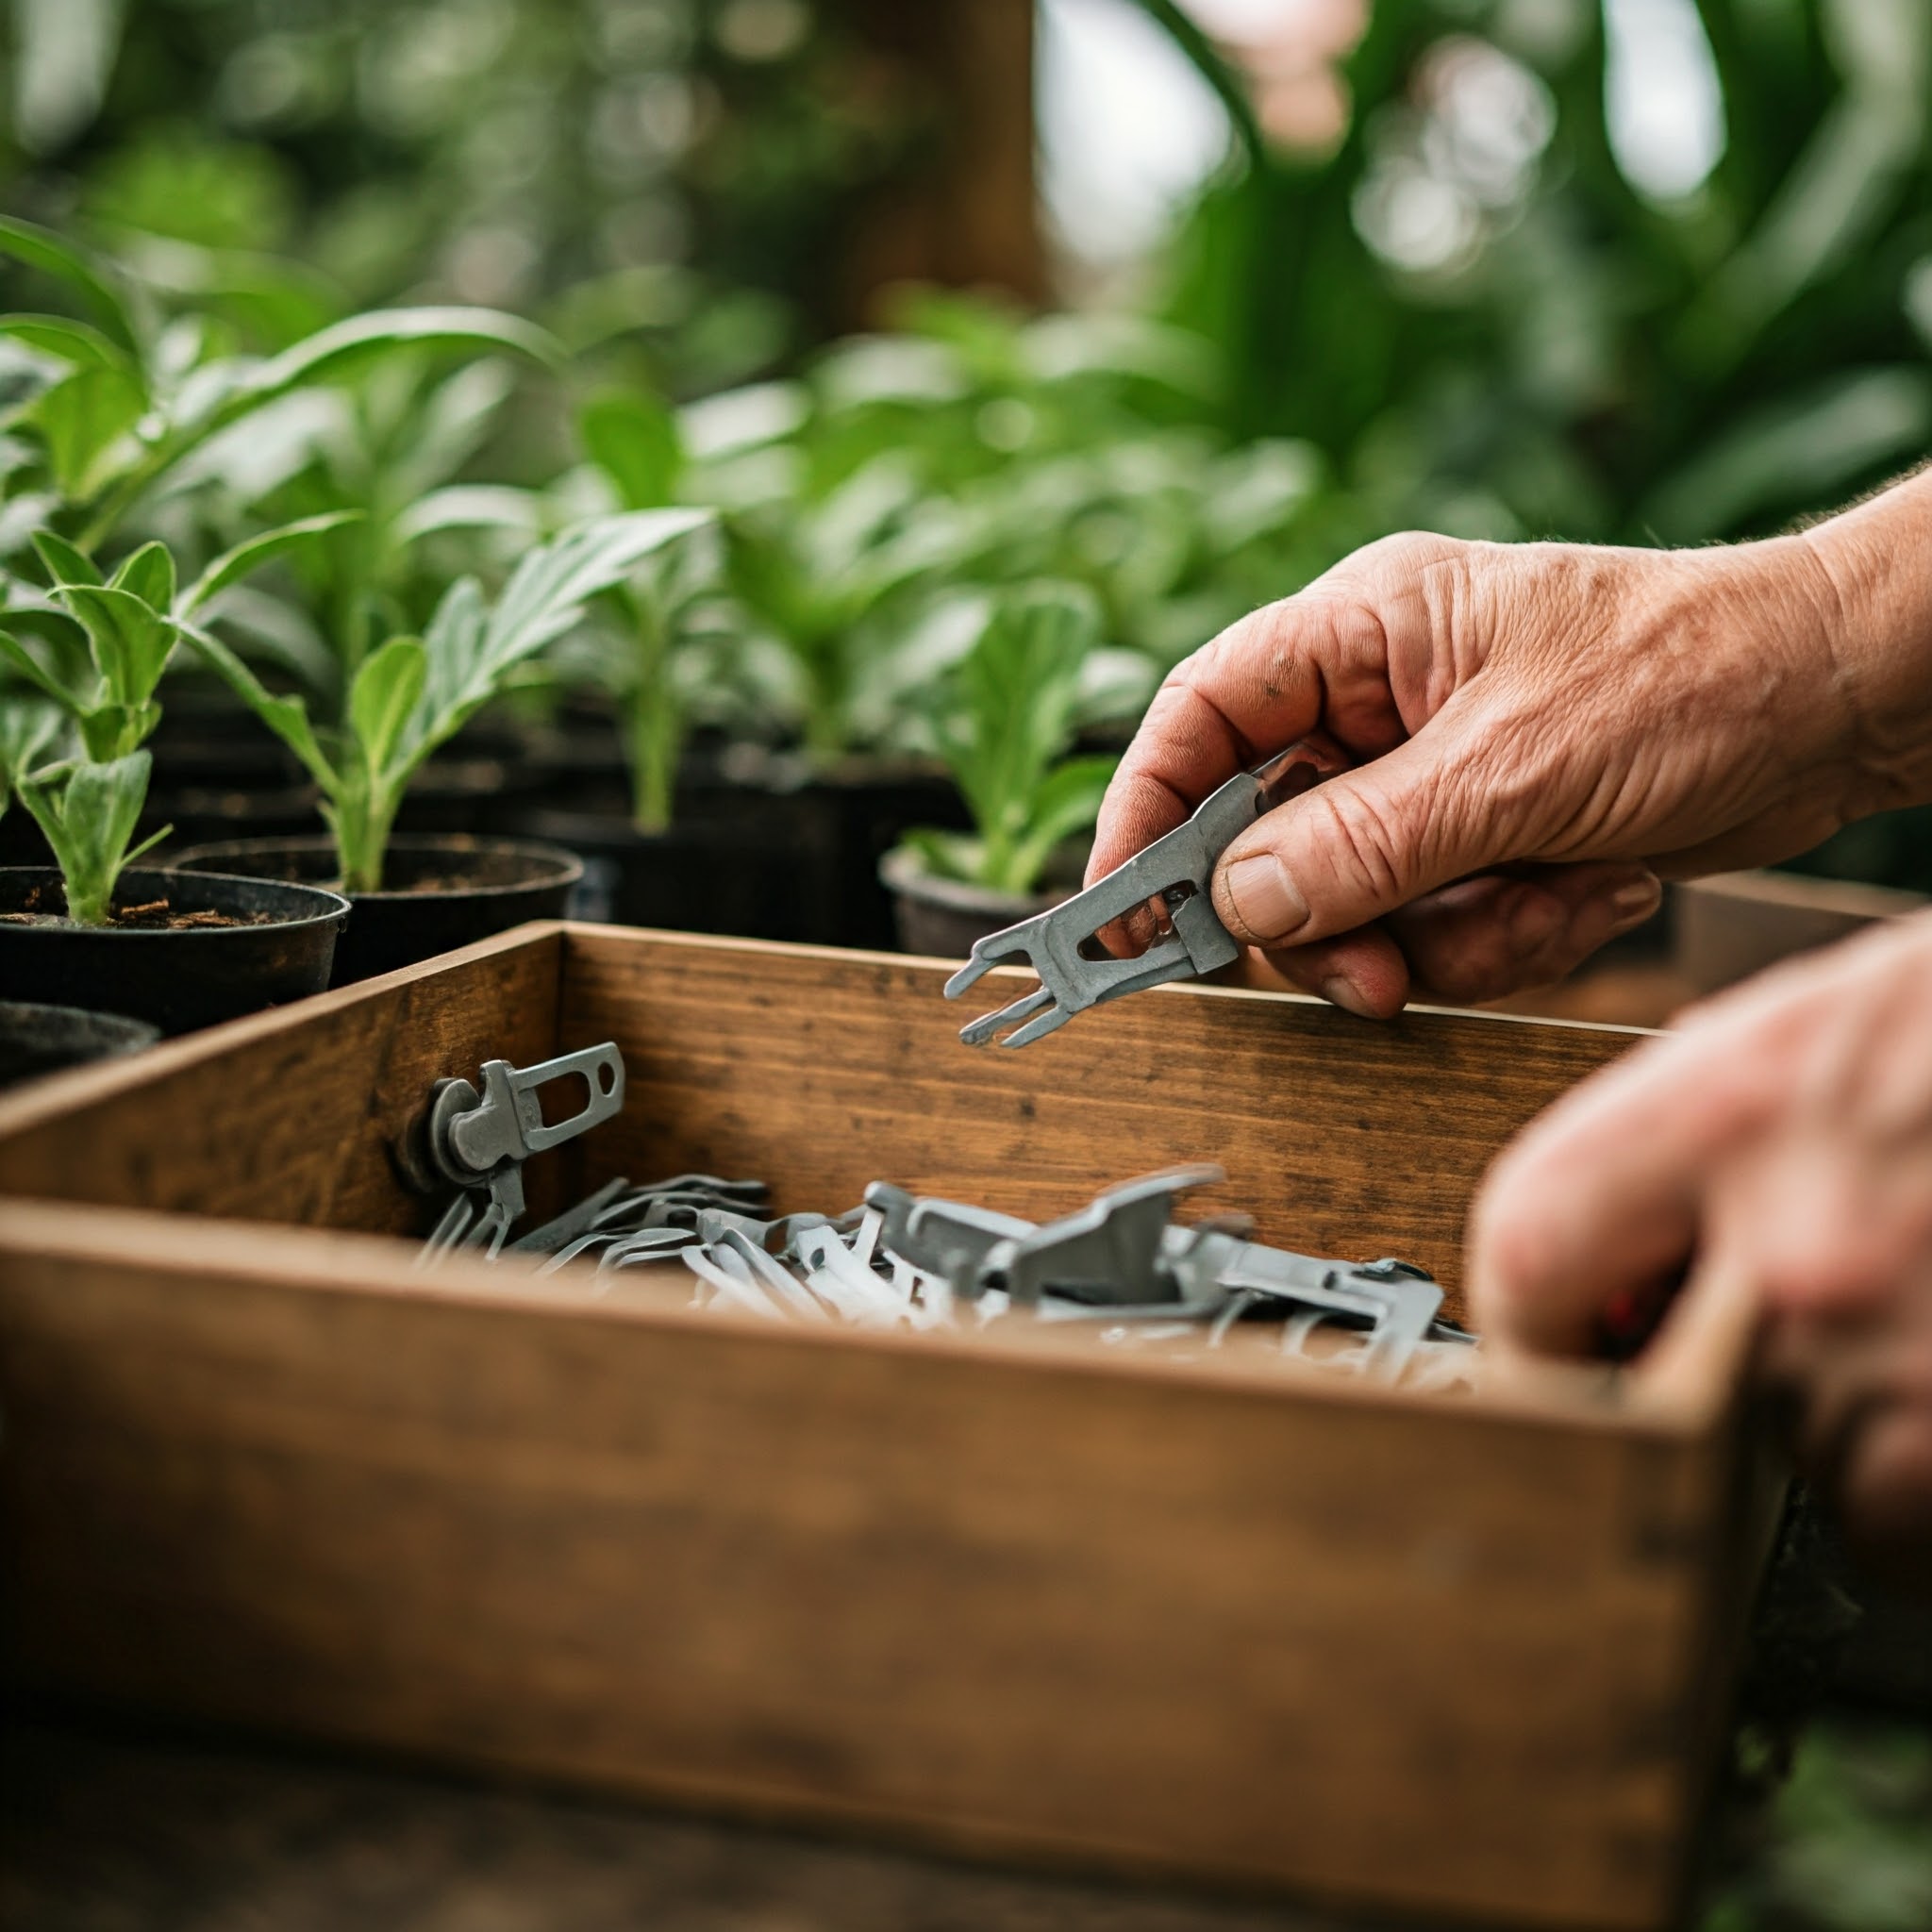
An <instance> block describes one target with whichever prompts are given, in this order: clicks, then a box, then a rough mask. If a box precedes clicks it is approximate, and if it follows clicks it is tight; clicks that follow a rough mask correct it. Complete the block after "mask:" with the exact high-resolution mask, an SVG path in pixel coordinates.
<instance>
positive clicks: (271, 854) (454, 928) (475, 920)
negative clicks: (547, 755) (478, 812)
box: [172, 833, 584, 986]
mask: <svg viewBox="0 0 1932 1932" xmlns="http://www.w3.org/2000/svg"><path fill="white" fill-rule="evenodd" d="M172 863H173V864H174V865H175V867H177V868H179V869H180V870H182V871H184V872H188V871H193V872H203V871H208V872H217V871H218V872H245V873H247V874H251V875H253V876H256V877H260V878H270V879H289V880H294V881H297V882H300V883H304V884H319V885H326V886H328V887H329V888H330V889H331V890H339V887H338V885H337V881H338V879H339V877H340V869H339V867H338V865H337V863H336V853H335V846H334V844H333V843H332V842H331V841H329V840H327V839H312V838H311V839H237V840H232V841H225V842H223V843H220V844H214V845H198V846H192V847H190V848H189V849H188V850H187V851H185V852H182V853H180V854H178V855H177V856H176V857H175V858H174V859H173V861H172ZM583 870H584V869H583V865H582V863H581V861H580V860H579V859H577V858H576V857H575V855H574V854H572V853H569V852H565V851H563V850H561V849H560V848H559V847H557V846H554V845H543V844H540V843H538V842H537V841H533V840H515V839H478V838H472V837H470V836H469V835H467V834H462V833H447V834H444V835H442V836H441V837H437V838H403V839H393V840H391V841H390V847H389V856H388V860H387V862H386V865H385V867H384V873H383V889H382V891H379V892H351V893H349V894H348V895H347V897H348V900H349V903H350V906H351V908H353V910H352V911H351V914H350V918H349V926H348V930H347V931H346V932H345V933H344V934H343V935H342V940H341V944H340V945H339V946H338V947H337V949H336V963H335V976H334V978H333V980H332V981H331V984H333V985H336V986H347V985H349V984H350V983H351V982H353V981H355V980H358V979H368V978H370V977H372V976H373V975H374V974H378V973H390V972H393V971H394V970H395V969H396V968H397V967H399V966H413V965H415V964H416V963H417V962H418V961H419V960H422V959H432V958H436V956H437V955H438V954H440V953H448V952H453V951H455V950H456V948H458V946H467V945H471V944H473V943H475V941H477V940H482V939H488V938H490V936H491V934H492V933H499V932H504V931H507V930H508V928H509V927H510V926H513V925H522V924H525V921H527V920H532V919H561V918H562V917H563V915H564V911H565V908H566V906H567V904H568V902H569V899H570V893H571V889H572V888H573V887H574V886H575V884H576V882H577V881H578V879H579V878H581V877H582V876H583Z"/></svg>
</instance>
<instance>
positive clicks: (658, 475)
mask: <svg viewBox="0 0 1932 1932" xmlns="http://www.w3.org/2000/svg"><path fill="white" fill-rule="evenodd" d="M577 436H578V438H579V440H580V441H582V443H583V445H584V454H585V455H586V456H588V457H589V458H590V459H591V462H593V463H594V464H596V466H597V467H598V469H600V470H601V471H603V473H604V475H606V476H607V477H608V478H609V480H610V484H611V487H612V488H613V489H614V490H615V491H617V496H618V501H619V502H620V503H622V504H623V506H624V507H625V509H656V508H659V507H660V506H662V505H664V504H668V503H674V502H675V501H676V499H677V491H678V486H679V484H680V483H681V482H682V481H683V479H684V468H685V455H684V440H683V438H682V437H681V436H680V435H679V434H678V428H677V418H676V417H675V415H674V414H673V413H672V412H671V410H670V409H668V408H666V407H665V406H664V405H663V404H662V403H661V402H659V401H658V398H657V397H656V396H653V395H648V394H645V393H643V392H642V391H638V390H606V391H603V392H602V393H601V394H598V395H594V396H592V397H591V400H590V401H589V402H587V403H586V404H585V405H584V406H583V408H581V409H580V410H578V412H577Z"/></svg>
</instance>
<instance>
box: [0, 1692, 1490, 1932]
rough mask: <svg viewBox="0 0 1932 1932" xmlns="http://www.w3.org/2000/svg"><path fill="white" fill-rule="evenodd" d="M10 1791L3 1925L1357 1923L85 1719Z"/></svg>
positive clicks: (108, 1928)
mask: <svg viewBox="0 0 1932 1932" xmlns="http://www.w3.org/2000/svg"><path fill="white" fill-rule="evenodd" d="M0 1790H6V1792H7V1793H8V1802H7V1803H6V1805H4V1806H0V1925H5V1926H6V1927H7V1928H8V1932H121V1928H128V1932H134V1928H138V1932H237V1928H240V1927H261V1928H263V1932H1340V1922H1339V1921H1337V1920H1336V1919H1334V1918H1332V1917H1331V1916H1330V1915H1329V1914H1328V1913H1326V1912H1316V1911H1312V1910H1307V1909H1302V1908H1297V1907H1291V1906H1282V1905H1257V1904H1255V1903H1252V1902H1248V1903H1232V1902H1228V1901H1225V1900H1213V1899H1208V1898H1203V1897H1199V1896H1183V1895H1179V1894H1175V1893H1172V1892H1166V1891H1150V1890H1147V1889H1145V1888H1141V1887H1136V1888H1134V1889H1132V1890H1126V1889H1123V1888H1121V1887H1118V1886H1111V1885H1107V1884H1103V1883H1098V1882H1094V1881H1082V1880H1077V1879H1066V1878H1051V1877H1044V1876H1040V1875H1037V1874H1032V1875H1029V1874H1021V1873H1010V1872H989V1871H985V1870H975V1869H974V1868H973V1867H971V1866H966V1865H960V1864H953V1863H947V1862H944V1861H941V1860H938V1859H929V1858H920V1857H908V1856H906V1855H905V1854H902V1853H896V1852H891V1851H879V1850H874V1849H871V1848H867V1847H864V1846H860V1845H857V1844H853V1843H849V1842H843V1843H841V1842H839V1841H836V1840H834V1841H829V1842H827V1841H817V1842H814V1841H812V1840H806V1839H800V1838H796V1837H793V1836H791V1835H790V1834H787V1833H783V1832H775V1831H759V1830H757V1829H755V1828H752V1827H749V1826H743V1825H739V1826H732V1825H722V1824H706V1823H700V1822H697V1821H694V1820H689V1819H677V1818H669V1817H665V1816H663V1815H661V1814H660V1815H652V1814H649V1813H644V1812H640V1811H637V1810H633V1809H630V1808H627V1807H624V1806H621V1805H614V1804H611V1803H608V1802H596V1801H591V1800H584V1799H578V1800H572V1799H569V1798H561V1797H558V1796H555V1795H540V1794H538V1793H536V1792H532V1791H529V1790H516V1789H514V1788H510V1789H504V1788H491V1787H490V1786H487V1785H483V1786H479V1785H474V1784H464V1783H461V1782H458V1781H456V1780H452V1779H437V1778H431V1777H425V1776H422V1775H416V1776H411V1775H408V1774H402V1773H398V1772H393V1771H386V1770H383V1769H381V1768H378V1767H375V1766H372V1765H369V1764H366V1763H353V1762H343V1761H340V1760H331V1759H329V1758H326V1757H313V1756H310V1757H296V1756H293V1755H291V1754H289V1753H284V1752H271V1751H263V1750H246V1749H242V1748H238V1747H236V1746H235V1745H234V1744H232V1743H227V1744H222V1745H217V1744H215V1743H213V1742H212V1741H210V1740H192V1739H173V1738H166V1737H156V1736H152V1735H146V1736H142V1735H127V1734H125V1733H114V1732H107V1733H103V1732H101V1731H99V1730H97V1729H92V1728H91V1729H81V1728H79V1727H76V1726H74V1725H71V1724H70V1725H62V1726H58V1727H56V1726H51V1725H38V1726H29V1727H21V1726H18V1725H16V1726H14V1727H12V1728H11V1729H10V1730H9V1732H8V1734H6V1735H5V1736H0ZM1465 1932H1466V1928H1465Z"/></svg>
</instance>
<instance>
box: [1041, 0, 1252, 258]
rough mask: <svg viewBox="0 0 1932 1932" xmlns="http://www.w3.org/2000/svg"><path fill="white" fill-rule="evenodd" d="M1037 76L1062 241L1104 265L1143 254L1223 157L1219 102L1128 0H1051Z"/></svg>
mask: <svg viewBox="0 0 1932 1932" xmlns="http://www.w3.org/2000/svg"><path fill="white" fill-rule="evenodd" d="M1037 73H1038V76H1039V78H1038V102H1037V112H1038V118H1039V126H1040V166H1041V194H1042V197H1043V199H1044V201H1045V203H1046V208H1047V213H1048V216H1049V218H1050V219H1051V220H1052V222H1053V224H1054V225H1055V227H1056V228H1057V229H1058V233H1059V235H1060V237H1061V239H1062V241H1063V242H1065V243H1066V245H1067V246H1068V247H1069V248H1070V249H1071V250H1072V251H1073V252H1074V254H1075V255H1077V256H1079V257H1081V258H1085V259H1086V260H1089V261H1092V262H1098V263H1108V264H1113V263H1119V262H1124V261H1128V260H1131V259H1133V258H1136V257H1137V256H1140V255H1141V254H1143V253H1144V252H1145V251H1146V250H1147V249H1149V248H1151V247H1152V246H1153V245H1154V244H1155V243H1156V242H1158V241H1159V239H1160V238H1161V236H1162V235H1163V234H1164V232H1165V231H1166V227H1167V224H1168V222H1169V219H1170V218H1171V216H1172V214H1173V212H1174V208H1175V207H1176V206H1177V205H1178V204H1179V203H1181V202H1182V201H1184V200H1185V199H1186V198H1187V196H1188V195H1190V194H1191V193H1192V192H1194V190H1196V189H1197V188H1198V187H1199V186H1200V185H1201V183H1202V182H1204V181H1205V180H1206V179H1207V178H1208V175H1211V174H1212V173H1213V172H1214V170H1215V169H1216V168H1217V167H1219V166H1220V165H1221V163H1222V161H1223V160H1224V158H1225V157H1226V154H1227V150H1228V141H1229V129H1228V125H1227V115H1226V113H1225V112H1224V110H1223V108H1222V106H1221V103H1220V102H1219V101H1218V100H1216V99H1215V97H1214V93H1213V92H1212V90H1211V89H1209V87H1208V84H1207V83H1206V82H1205V81H1204V80H1203V79H1202V78H1201V76H1200V75H1198V74H1196V73H1195V72H1194V70H1193V68H1192V67H1191V66H1190V65H1189V64H1188V61H1187V59H1186V58H1185V56H1183V55H1182V54H1181V52H1180V51H1179V49H1178V48H1176V47H1175V46H1174V42H1172V41H1170V40H1169V39H1168V37H1167V36H1166V35H1165V34H1164V33H1162V32H1161V30H1160V29H1159V28H1158V26H1156V25H1154V23H1153V22H1152V21H1150V20H1149V19H1148V18H1147V17H1146V15H1145V14H1143V13H1142V12H1141V10H1140V8H1137V7H1133V6H1130V5H1128V4H1127V0H1041V8H1040V43H1039V62H1038V69H1037Z"/></svg>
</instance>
